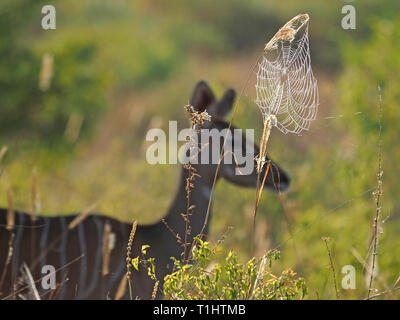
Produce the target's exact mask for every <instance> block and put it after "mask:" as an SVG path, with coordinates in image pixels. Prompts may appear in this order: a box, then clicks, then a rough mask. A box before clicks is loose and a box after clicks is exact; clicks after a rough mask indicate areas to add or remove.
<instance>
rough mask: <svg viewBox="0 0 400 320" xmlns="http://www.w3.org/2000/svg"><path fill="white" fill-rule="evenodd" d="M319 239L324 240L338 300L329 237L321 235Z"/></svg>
mask: <svg viewBox="0 0 400 320" xmlns="http://www.w3.org/2000/svg"><path fill="white" fill-rule="evenodd" d="M321 239H322V241H324V242H325V246H326V250H327V251H328V256H329V262H330V264H331V269H332V275H333V284H334V285H335V292H336V300H339V291H338V288H337V285H336V272H335V266H334V265H333V260H332V255H331V250H330V249H329V246H328V241H329V238H327V237H322V238H321Z"/></svg>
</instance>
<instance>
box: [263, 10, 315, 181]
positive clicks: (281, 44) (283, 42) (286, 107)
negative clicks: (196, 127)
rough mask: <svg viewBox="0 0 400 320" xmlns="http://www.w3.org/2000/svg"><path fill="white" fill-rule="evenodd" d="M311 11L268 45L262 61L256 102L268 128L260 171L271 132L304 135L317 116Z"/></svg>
mask: <svg viewBox="0 0 400 320" xmlns="http://www.w3.org/2000/svg"><path fill="white" fill-rule="evenodd" d="M309 19H310V18H309V16H308V14H300V15H298V16H296V17H294V18H293V19H292V20H290V21H289V22H287V23H286V24H285V25H284V26H283V27H282V28H281V29H279V31H278V32H277V33H276V34H275V35H274V36H273V37H272V39H271V40H270V41H269V42H268V43H267V44H266V45H265V48H264V53H263V55H262V57H261V61H260V62H259V63H258V72H257V83H256V92H257V98H256V100H255V103H256V104H257V105H258V107H259V108H260V111H261V113H262V116H263V122H264V130H263V135H262V138H261V143H260V154H259V155H258V157H257V158H256V160H257V172H258V173H260V172H261V170H262V168H263V166H264V164H265V155H266V149H267V143H268V139H269V135H270V131H271V129H272V128H273V127H276V128H278V129H279V130H280V131H281V132H282V133H285V134H286V133H294V134H298V135H299V134H300V133H301V132H302V131H303V130H308V129H309V128H310V124H311V122H312V120H314V119H315V118H316V114H317V109H318V103H319V96H318V87H317V80H316V79H315V78H314V75H313V72H312V69H311V57H310V46H309V41H308V22H309Z"/></svg>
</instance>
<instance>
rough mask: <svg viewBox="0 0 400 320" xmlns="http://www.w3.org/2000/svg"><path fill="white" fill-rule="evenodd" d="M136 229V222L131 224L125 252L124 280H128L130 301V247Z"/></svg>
mask: <svg viewBox="0 0 400 320" xmlns="http://www.w3.org/2000/svg"><path fill="white" fill-rule="evenodd" d="M136 227H137V221H135V222H134V223H133V224H132V229H131V233H130V235H129V241H128V247H127V250H126V278H127V280H128V284H129V296H130V298H131V300H133V296H132V283H131V269H130V266H131V251H132V247H133V238H134V237H135V233H136Z"/></svg>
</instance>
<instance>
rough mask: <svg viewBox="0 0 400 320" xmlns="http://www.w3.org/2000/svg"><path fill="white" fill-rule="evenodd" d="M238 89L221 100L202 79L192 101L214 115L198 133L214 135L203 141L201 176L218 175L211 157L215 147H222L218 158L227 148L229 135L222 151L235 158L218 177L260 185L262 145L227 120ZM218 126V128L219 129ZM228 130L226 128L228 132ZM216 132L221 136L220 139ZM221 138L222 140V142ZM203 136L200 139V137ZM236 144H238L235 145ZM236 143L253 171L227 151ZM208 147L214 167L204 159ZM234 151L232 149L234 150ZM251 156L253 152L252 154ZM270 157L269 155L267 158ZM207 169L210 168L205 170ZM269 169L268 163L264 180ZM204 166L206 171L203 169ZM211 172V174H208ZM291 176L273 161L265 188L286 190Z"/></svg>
mask: <svg viewBox="0 0 400 320" xmlns="http://www.w3.org/2000/svg"><path fill="white" fill-rule="evenodd" d="M235 96H236V93H235V90H233V89H228V90H227V91H226V92H225V94H224V95H223V97H222V98H221V99H219V100H217V99H216V98H215V95H214V93H213V92H212V90H211V88H210V87H209V86H208V85H207V83H206V82H204V81H200V82H199V83H198V84H197V85H196V87H195V89H194V93H193V96H192V99H191V101H190V104H191V105H192V106H193V108H194V110H195V111H197V112H203V111H207V113H208V114H209V115H210V116H211V120H210V121H205V123H204V124H203V125H202V126H201V127H200V128H199V131H198V136H199V137H200V136H201V135H202V134H203V131H207V132H208V133H207V134H209V135H210V138H209V139H208V141H206V143H204V139H203V140H201V145H202V146H201V151H200V152H199V156H198V158H199V163H200V164H199V165H197V166H198V168H199V169H200V170H201V171H202V172H200V175H201V176H202V178H203V179H206V180H210V179H213V178H214V175H215V173H216V171H217V164H216V163H215V161H214V162H212V160H211V157H212V156H215V154H213V152H212V150H213V149H214V151H215V150H218V151H217V153H218V158H219V156H220V153H221V150H222V148H223V147H224V142H223V140H224V138H225V137H226V138H227V139H226V142H225V148H224V152H222V154H223V155H224V156H225V157H226V156H231V158H232V161H230V162H229V161H228V162H227V161H221V165H220V169H219V170H218V177H223V178H225V179H226V180H228V181H230V182H232V183H234V184H236V185H240V186H243V187H250V188H256V187H257V172H256V169H255V168H256V160H255V156H258V154H259V147H258V145H256V144H255V143H254V141H253V139H252V138H251V139H249V138H248V136H247V135H246V134H245V133H244V132H241V131H240V130H235V129H237V128H236V127H235V126H233V125H231V126H230V125H229V123H228V122H226V121H225V118H226V116H227V115H228V113H229V112H230V111H231V110H232V107H233V103H234V100H235ZM215 129H216V130H215ZM224 130H225V131H224ZM221 132H225V133H226V132H229V133H230V134H228V135H225V134H221ZM215 135H218V137H217V139H214V138H215ZM218 138H219V139H220V141H218ZM199 139H200V138H199ZM216 141H217V142H219V144H218V146H216V148H214V147H215V144H216ZM235 144H236V145H235ZM227 145H230V146H232V147H233V146H235V147H234V153H235V154H236V152H237V151H238V150H239V152H241V153H242V155H243V156H244V155H247V159H250V160H249V161H248V164H246V166H247V168H249V167H250V170H247V171H246V170H242V169H240V167H241V166H242V165H241V164H239V163H238V161H237V158H236V157H235V156H232V155H233V154H234V153H233V152H230V154H228V153H229V152H225V149H226V146H227ZM205 148H208V150H209V151H210V152H209V154H210V160H209V161H210V162H209V163H214V164H213V165H212V166H211V167H212V168H213V169H212V170H210V169H209V168H210V165H204V164H202V163H203V162H202V161H201V160H200V158H201V154H202V153H204V150H205ZM231 150H232V149H231ZM249 155H251V156H250V157H249ZM266 160H267V161H268V160H269V159H268V158H267V159H266ZM205 168H207V170H206V169H205ZM266 168H267V164H265V165H264V168H263V171H262V172H261V173H260V177H261V178H260V179H262V178H263V177H264V174H265V171H266ZM202 169H203V170H202ZM204 175H208V176H204ZM289 182H290V179H289V176H288V175H287V174H286V173H285V171H283V170H282V169H281V168H280V167H279V166H278V165H277V164H276V163H274V162H272V161H271V163H270V168H269V172H268V175H267V178H266V181H265V187H266V188H268V189H269V190H272V191H276V192H278V191H285V190H287V189H288V187H289Z"/></svg>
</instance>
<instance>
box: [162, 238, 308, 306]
mask: <svg viewBox="0 0 400 320" xmlns="http://www.w3.org/2000/svg"><path fill="white" fill-rule="evenodd" d="M195 240H196V241H197V242H198V244H197V245H196V246H195V247H194V248H193V252H192V253H193V262H192V264H189V265H185V264H182V262H181V261H179V260H176V259H173V260H174V264H175V268H176V269H177V271H176V272H174V273H172V274H170V275H167V276H166V277H165V283H164V293H165V295H166V297H167V298H168V299H180V300H192V299H193V300H202V299H223V300H237V299H256V300H258V299H260V300H264V299H266V300H272V299H279V300H282V299H295V298H304V296H305V295H306V294H307V287H306V285H305V282H304V279H302V278H296V273H295V272H293V271H292V270H291V269H288V270H285V271H283V272H282V273H281V274H280V275H279V276H275V275H273V274H272V273H271V272H269V271H268V270H267V268H268V267H267V266H266V265H265V263H266V262H268V263H269V268H270V267H271V265H272V262H273V261H275V260H277V259H279V252H278V251H270V252H268V253H266V254H265V255H264V256H263V257H262V258H261V259H256V258H252V259H250V260H249V261H248V262H246V263H244V264H241V263H239V262H238V257H237V255H236V254H235V253H234V251H229V253H228V254H227V256H226V258H225V261H224V262H223V263H217V264H215V265H214V266H212V267H209V266H210V263H211V261H212V260H213V259H214V258H215V254H216V252H215V251H216V250H215V248H214V249H212V248H210V243H209V242H203V241H202V240H201V239H199V238H196V239H195ZM211 265H212V264H211Z"/></svg>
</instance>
